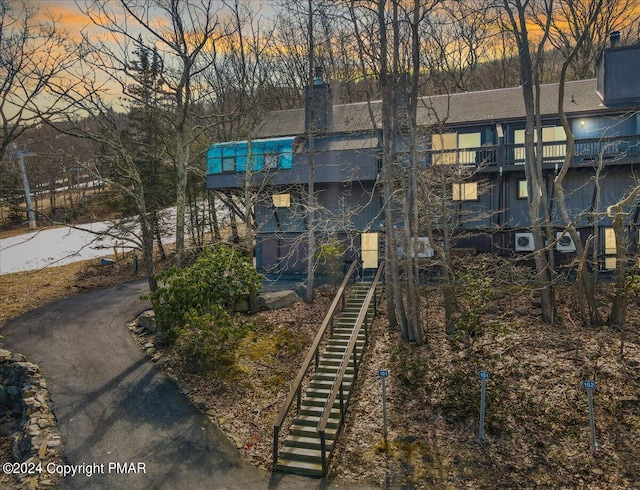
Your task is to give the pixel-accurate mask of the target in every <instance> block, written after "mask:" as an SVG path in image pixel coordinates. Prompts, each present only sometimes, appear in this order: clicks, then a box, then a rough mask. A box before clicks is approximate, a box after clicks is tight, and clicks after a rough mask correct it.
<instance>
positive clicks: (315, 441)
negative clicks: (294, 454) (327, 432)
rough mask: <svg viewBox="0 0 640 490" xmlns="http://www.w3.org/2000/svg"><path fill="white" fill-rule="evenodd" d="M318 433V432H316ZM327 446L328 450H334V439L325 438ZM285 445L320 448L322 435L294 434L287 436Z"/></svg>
mask: <svg viewBox="0 0 640 490" xmlns="http://www.w3.org/2000/svg"><path fill="white" fill-rule="evenodd" d="M316 434H317V433H316ZM324 444H325V447H326V448H327V451H332V450H333V439H327V438H325V442H324ZM284 446H286V447H296V448H298V447H300V448H307V449H320V436H319V435H316V437H306V436H295V435H292V436H290V437H287V439H286V440H285V441H284Z"/></svg>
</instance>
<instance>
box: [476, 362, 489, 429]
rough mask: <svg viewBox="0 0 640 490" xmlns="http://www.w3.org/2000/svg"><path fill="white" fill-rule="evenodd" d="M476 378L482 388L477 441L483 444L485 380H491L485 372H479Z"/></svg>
mask: <svg viewBox="0 0 640 490" xmlns="http://www.w3.org/2000/svg"><path fill="white" fill-rule="evenodd" d="M478 378H480V381H481V382H482V386H481V388H480V430H479V437H478V438H479V440H480V442H484V412H485V397H486V394H487V380H489V379H491V375H490V374H489V373H488V372H487V371H480V372H479V373H478Z"/></svg>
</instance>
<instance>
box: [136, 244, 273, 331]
mask: <svg viewBox="0 0 640 490" xmlns="http://www.w3.org/2000/svg"><path fill="white" fill-rule="evenodd" d="M157 279H158V282H159V283H160V284H162V285H161V286H160V287H159V288H158V289H157V290H156V291H155V292H153V293H151V294H149V295H148V296H147V298H148V299H149V300H150V301H151V303H152V304H153V309H154V311H155V314H156V319H157V320H158V322H160V323H161V324H162V325H163V326H165V327H166V328H168V329H170V330H172V329H174V328H176V327H179V326H181V325H184V324H185V321H186V315H187V313H190V314H191V318H194V315H207V314H208V313H211V312H212V311H213V307H214V306H219V307H221V308H223V309H225V310H227V311H232V309H233V306H234V305H235V304H236V302H237V301H238V300H240V299H243V298H246V297H247V296H248V295H249V294H251V293H257V292H258V291H260V287H261V276H260V274H258V272H257V271H256V269H255V267H254V266H253V264H251V262H250V261H249V259H248V258H247V257H246V256H244V255H242V254H240V253H238V252H237V251H235V250H233V249H232V248H230V247H227V246H223V245H221V246H218V247H215V248H213V249H211V250H207V251H205V253H204V254H203V255H202V256H200V257H199V258H198V259H197V260H196V261H195V262H194V263H193V264H192V265H191V266H189V267H186V268H184V269H178V268H176V267H173V268H171V269H169V270H167V271H165V272H163V273H161V274H160V275H158V277H157Z"/></svg>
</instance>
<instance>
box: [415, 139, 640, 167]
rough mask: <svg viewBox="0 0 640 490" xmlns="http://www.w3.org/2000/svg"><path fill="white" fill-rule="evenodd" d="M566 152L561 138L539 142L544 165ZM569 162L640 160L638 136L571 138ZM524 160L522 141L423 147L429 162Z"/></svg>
mask: <svg viewBox="0 0 640 490" xmlns="http://www.w3.org/2000/svg"><path fill="white" fill-rule="evenodd" d="M566 151H567V144H566V142H565V141H550V142H544V143H543V144H542V153H543V162H544V163H545V164H562V163H563V162H564V158H565V155H566ZM574 153H575V155H574V157H573V161H572V164H573V165H576V166H580V165H593V164H595V163H597V162H598V161H599V160H600V157H602V160H603V162H604V163H605V164H607V163H614V162H621V161H625V162H626V161H630V160H631V161H640V135H633V136H616V137H610V138H590V139H576V140H575V152H574ZM524 162H525V148H524V144H506V145H484V146H480V147H475V148H458V149H451V150H427V158H426V159H425V163H426V164H427V165H428V164H433V165H465V166H488V167H492V166H514V167H517V166H520V165H524Z"/></svg>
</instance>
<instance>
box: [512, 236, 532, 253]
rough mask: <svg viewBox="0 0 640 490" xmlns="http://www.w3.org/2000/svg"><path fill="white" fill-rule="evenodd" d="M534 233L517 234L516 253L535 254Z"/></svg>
mask: <svg viewBox="0 0 640 490" xmlns="http://www.w3.org/2000/svg"><path fill="white" fill-rule="evenodd" d="M533 250H534V246H533V233H531V232H526V233H516V252H533Z"/></svg>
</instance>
